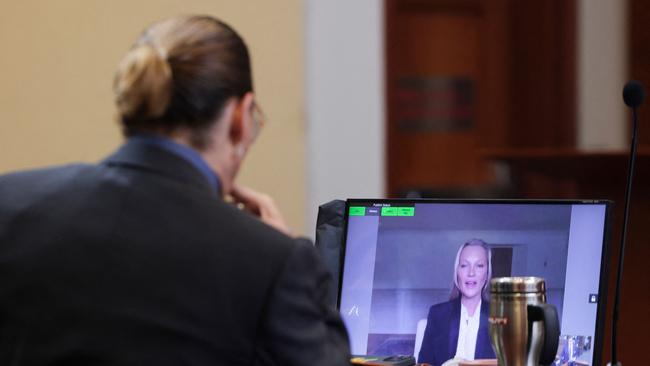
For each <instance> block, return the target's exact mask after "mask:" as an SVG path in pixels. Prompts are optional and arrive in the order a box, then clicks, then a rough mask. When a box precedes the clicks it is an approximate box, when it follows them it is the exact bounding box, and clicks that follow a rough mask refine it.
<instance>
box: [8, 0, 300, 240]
mask: <svg viewBox="0 0 650 366" xmlns="http://www.w3.org/2000/svg"><path fill="white" fill-rule="evenodd" d="M2 8H3V11H2V12H0V45H2V51H1V53H0V54H1V55H2V56H1V57H0V173H1V172H7V171H11V170H16V169H24V168H33V167H40V166H45V165H51V164H61V163H66V162H72V161H89V162H93V161H97V160H99V159H101V158H102V157H103V156H105V155H106V154H108V153H110V152H111V151H112V150H114V149H115V148H116V147H117V146H118V145H119V144H120V143H121V140H122V139H121V137H120V135H119V129H118V127H117V123H116V122H115V118H114V117H115V110H114V107H113V103H112V94H111V81H112V77H113V72H114V70H115V67H116V65H117V63H118V62H119V60H120V58H121V57H122V55H123V54H124V53H125V51H126V50H127V49H128V48H129V46H130V44H131V43H132V42H133V41H134V40H135V38H136V36H137V35H138V34H139V33H140V31H141V30H142V29H143V28H144V27H145V26H146V25H148V24H150V23H151V22H154V21H156V20H159V19H163V18H166V17H169V16H173V15H176V14H189V13H207V14H212V15H215V16H217V17H219V18H221V19H222V20H224V21H226V22H228V23H230V24H231V25H232V26H233V27H234V28H235V29H237V30H238V31H239V32H240V33H241V34H242V36H243V37H244V39H245V40H246V41H247V42H248V44H249V47H250V49H251V53H252V61H253V70H254V79H255V86H256V90H257V94H258V100H259V101H260V103H261V105H262V107H263V109H264V111H265V113H266V115H267V117H268V122H269V123H268V125H267V127H266V128H265V130H264V131H263V133H262V135H261V136H260V138H259V140H258V142H257V144H256V146H254V148H253V150H252V151H251V154H250V156H249V157H248V161H247V164H246V165H245V167H244V170H243V171H242V173H241V176H240V181H241V182H242V183H244V184H247V185H250V186H252V187H254V188H257V189H260V190H263V191H266V192H268V193H270V194H271V195H272V196H274V197H275V198H276V201H277V202H278V204H279V205H280V206H281V209H282V210H283V212H284V213H285V215H286V217H287V220H288V221H289V223H290V224H291V225H292V226H293V227H294V228H295V229H297V231H299V232H301V231H304V227H305V217H304V207H305V190H306V188H305V185H306V183H305V164H306V163H305V158H304V150H305V147H304V140H305V137H304V135H305V133H304V121H303V106H302V103H303V97H302V95H303V79H302V72H303V60H302V54H303V52H302V45H303V40H302V38H301V37H302V34H303V32H302V2H301V1H300V0H281V1H249V0H246V1H242V0H185V1H183V0H136V1H134V0H112V1H105V0H60V1H35V0H21V1H3V6H2Z"/></svg>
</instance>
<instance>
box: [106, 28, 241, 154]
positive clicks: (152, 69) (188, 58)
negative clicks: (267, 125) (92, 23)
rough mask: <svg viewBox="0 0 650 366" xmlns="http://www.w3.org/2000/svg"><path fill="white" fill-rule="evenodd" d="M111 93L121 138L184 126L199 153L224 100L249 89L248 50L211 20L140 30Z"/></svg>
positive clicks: (237, 38) (231, 32)
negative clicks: (119, 122) (188, 130)
mask: <svg viewBox="0 0 650 366" xmlns="http://www.w3.org/2000/svg"><path fill="white" fill-rule="evenodd" d="M113 90H114V93H115V101H116V104H117V109H118V113H119V116H120V120H121V123H122V126H123V131H124V134H125V135H126V136H131V135H133V134H136V133H142V132H152V133H169V132H171V131H173V130H174V129H176V128H179V127H187V128H189V129H190V130H191V131H192V132H193V133H192V143H193V145H195V147H197V148H200V149H202V148H205V147H206V145H207V136H206V134H205V131H206V130H208V129H209V128H210V127H211V126H212V124H213V123H214V122H215V119H216V118H217V117H218V115H219V113H220V112H221V111H222V109H223V107H224V105H225V102H226V101H227V100H228V99H230V98H232V97H236V98H239V97H242V96H243V95H244V94H246V93H247V92H249V91H252V90H253V84H252V77H251V67H250V58H249V55H248V48H247V47H246V44H245V43H244V41H243V39H242V38H241V37H240V36H239V35H238V34H237V33H236V32H235V31H234V30H233V29H232V28H230V27H229V26H228V25H227V24H225V23H223V22H221V21H219V20H217V19H215V18H212V17H208V16H188V17H177V18H172V19H169V20H165V21H162V22H159V23H156V24H154V25H152V26H151V27H149V28H148V29H147V30H145V31H144V33H143V34H142V35H141V36H140V38H139V39H138V40H137V41H136V43H135V44H134V45H133V47H132V49H131V50H130V51H129V52H128V53H127V55H126V56H125V57H124V59H123V60H122V62H121V63H120V66H119V68H118V70H117V74H116V75H115V80H114V84H113Z"/></svg>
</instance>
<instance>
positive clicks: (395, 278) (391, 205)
mask: <svg viewBox="0 0 650 366" xmlns="http://www.w3.org/2000/svg"><path fill="white" fill-rule="evenodd" d="M346 209H347V211H348V212H347V232H346V244H345V253H344V255H345V257H344V261H343V269H342V278H341V290H340V291H341V292H340V297H339V309H340V312H341V315H342V317H343V319H344V321H345V323H346V326H347V329H348V332H349V335H350V342H351V347H352V353H353V354H359V355H395V354H400V355H414V356H415V357H416V358H417V357H418V355H419V354H420V351H421V350H422V349H423V348H425V347H430V348H432V347H437V346H436V345H435V344H432V342H428V341H427V340H426V339H423V338H424V337H423V335H424V332H425V330H426V329H427V326H429V327H430V328H431V334H435V335H436V337H437V339H443V341H442V342H443V343H444V342H448V344H449V345H450V346H449V347H450V348H453V347H454V346H453V345H457V343H458V341H457V340H456V339H448V340H444V339H445V338H444V337H448V338H449V337H452V338H453V337H457V335H456V334H457V333H458V331H457V330H456V333H453V332H450V331H448V330H446V328H440V329H437V328H435V326H436V325H434V324H428V322H427V317H428V315H429V311H430V309H431V308H432V307H433V306H434V305H437V304H441V306H443V307H444V306H445V303H447V302H449V304H453V301H459V300H458V299H459V298H460V297H462V296H467V297H468V298H469V297H471V296H473V295H472V294H475V293H476V287H477V286H478V287H481V286H482V285H483V284H484V283H485V282H484V281H489V278H485V277H486V276H485V272H481V271H482V269H483V268H486V267H480V263H479V266H478V267H476V268H477V269H476V271H477V273H478V274H477V273H474V272H473V271H474V270H472V274H471V276H472V277H471V280H466V279H465V277H463V278H462V279H461V281H460V282H459V280H458V279H459V278H460V277H459V273H460V272H459V270H461V267H462V266H463V264H462V263H459V264H457V260H458V259H457V258H458V257H461V259H462V260H463V261H466V258H465V257H467V254H468V253H469V252H466V253H462V250H460V251H459V249H461V247H463V246H464V244H465V243H468V242H473V243H474V244H477V243H478V244H481V243H484V245H478V247H479V248H489V251H490V254H491V260H490V262H491V263H489V264H490V267H491V272H492V273H491V277H492V278H494V277H509V276H536V277H542V278H544V279H545V280H546V287H547V290H546V296H547V302H548V303H550V304H553V305H555V307H556V308H557V311H558V316H559V318H560V324H561V337H560V347H559V350H558V356H557V361H558V362H561V363H562V364H564V363H565V362H564V361H566V362H569V361H580V362H582V363H583V364H589V365H591V364H593V362H594V354H593V350H594V348H595V346H594V342H595V341H597V344H600V343H602V340H601V339H598V340H596V337H601V336H602V334H597V333H596V332H597V317H598V314H599V310H600V311H601V314H602V312H603V311H604V307H603V301H602V300H604V299H600V298H599V292H600V289H601V282H603V281H604V279H603V274H602V273H601V272H602V268H601V265H602V262H603V248H604V241H605V240H604V238H605V231H606V221H607V215H608V212H607V210H608V208H607V204H606V203H605V202H597V201H588V202H578V201H576V202H572V201H539V202H531V201H496V202H495V201H471V202H468V201H464V202H446V201H425V200H423V201H387V200H377V201H367V200H349V201H348V205H347V208H346ZM465 247H466V246H465ZM486 252H487V250H485V251H481V250H479V251H474V253H478V255H479V257H478V258H479V259H481V260H484V259H485V258H486V257H487V255H485V256H484V257H481V255H483V254H482V253H486ZM470 260H471V259H470ZM463 263H464V262H463ZM464 268H465V267H463V269H464ZM479 272H480V273H479ZM465 273H466V272H465ZM463 276H464V275H463ZM455 279H456V281H455ZM455 283H460V284H459V285H455ZM457 286H461V287H463V288H462V289H458V287H457ZM488 286H489V285H488ZM455 287H456V288H457V291H456V292H455V294H453V292H454V291H453V290H454V288H455ZM488 289H489V287H488ZM472 291H473V292H472ZM454 296H455V298H454ZM454 299H455V300H454ZM482 301H484V300H482ZM488 304H489V302H488ZM449 306H451V305H449ZM477 314H478V313H477ZM479 316H480V314H479ZM601 316H602V315H601ZM441 329H442V330H441ZM445 332H446V333H450V334H449V335H448V334H438V333H445ZM479 333H480V330H479ZM477 342H486V340H485V339H484V338H482V337H481V336H480V335H479V337H478V340H477ZM472 346H474V345H472ZM481 347H483V348H485V347H486V346H485V345H479V344H476V345H475V349H476V353H477V354H478V353H479V350H480V349H482V348H481ZM487 347H488V348H489V347H491V346H489V344H488V346H487ZM453 349H455V348H453ZM425 350H426V348H425ZM452 352H453V350H452ZM596 357H600V355H597V356H596ZM476 358H480V357H476ZM419 361H420V360H419ZM421 361H427V360H421ZM421 361H420V362H421ZM443 361H444V360H443ZM434 366H436V365H434Z"/></svg>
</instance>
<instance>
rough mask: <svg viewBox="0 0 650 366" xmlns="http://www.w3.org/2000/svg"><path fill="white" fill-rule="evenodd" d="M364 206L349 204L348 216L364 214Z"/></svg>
mask: <svg viewBox="0 0 650 366" xmlns="http://www.w3.org/2000/svg"><path fill="white" fill-rule="evenodd" d="M365 215H366V208H365V207H362V206H361V207H360V206H351V207H350V216H365Z"/></svg>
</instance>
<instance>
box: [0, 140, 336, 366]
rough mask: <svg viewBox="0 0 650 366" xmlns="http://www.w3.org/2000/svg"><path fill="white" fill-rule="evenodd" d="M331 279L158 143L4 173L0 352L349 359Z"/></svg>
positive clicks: (161, 364)
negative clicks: (97, 158)
mask: <svg viewBox="0 0 650 366" xmlns="http://www.w3.org/2000/svg"><path fill="white" fill-rule="evenodd" d="M329 281H330V279H329V275H328V273H327V270H326V269H325V267H324V265H323V264H322V262H321V260H320V258H319V257H318V255H317V253H316V251H315V249H314V248H313V247H312V246H311V245H309V244H305V243H298V242H297V241H295V240H293V239H290V238H288V237H286V236H284V235H282V234H280V233H279V232H277V231H275V230H273V229H272V228H270V227H269V226H267V225H265V224H263V223H261V222H260V221H259V220H257V219H256V218H254V217H252V216H250V215H248V214H246V213H243V212H240V211H238V210H237V209H235V208H233V207H231V205H229V204H226V203H225V202H223V201H222V200H221V199H220V198H218V197H217V196H216V194H215V193H214V190H213V187H211V186H209V184H208V183H207V180H206V179H205V177H204V176H202V175H201V174H200V172H199V171H198V170H196V169H195V168H194V167H193V166H192V165H191V164H189V163H188V162H186V161H185V160H183V159H182V158H180V157H178V156H176V155H174V154H172V153H169V152H167V151H165V150H162V149H160V148H158V147H155V146H142V145H134V144H126V145H125V146H123V147H122V148H121V149H120V150H119V151H118V152H117V153H116V154H115V155H113V156H111V157H109V158H108V159H107V160H106V161H104V162H103V163H101V164H99V165H70V166H65V167H59V168H52V169H44V170H36V171H28V172H21V173H14V174H10V175H5V176H1V177H0V365H7V366H9V365H12V366H14V365H30V366H31V365H67V366H71V365H84V366H87V365H120V366H129V365H152V366H153V365H155V366H165V365H268V364H277V365H301V366H303V365H349V350H348V339H347V334H346V331H345V328H344V326H343V324H342V322H341V320H340V318H339V316H338V313H337V312H336V311H335V310H334V309H332V308H331V307H329V306H328V305H327V301H328V299H327V296H328V295H327V294H328V290H329V286H330V283H329Z"/></svg>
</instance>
